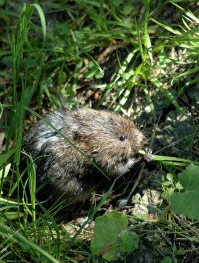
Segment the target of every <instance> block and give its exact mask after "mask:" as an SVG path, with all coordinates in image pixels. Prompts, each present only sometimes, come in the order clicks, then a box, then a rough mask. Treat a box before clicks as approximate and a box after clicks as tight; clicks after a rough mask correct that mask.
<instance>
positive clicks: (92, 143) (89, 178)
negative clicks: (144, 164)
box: [24, 109, 146, 202]
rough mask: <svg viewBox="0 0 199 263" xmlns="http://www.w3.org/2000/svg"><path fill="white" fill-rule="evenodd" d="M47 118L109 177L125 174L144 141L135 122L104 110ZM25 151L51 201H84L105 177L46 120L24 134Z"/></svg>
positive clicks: (135, 159) (52, 114)
mask: <svg viewBox="0 0 199 263" xmlns="http://www.w3.org/2000/svg"><path fill="white" fill-rule="evenodd" d="M46 120H47V122H49V123H51V124H52V125H53V126H54V127H55V128H56V129H57V130H58V131H59V132H60V133H62V134H63V135H64V136H65V137H66V138H67V139H68V140H70V141H71V142H72V143H73V144H74V145H75V146H76V147H78V148H79V149H80V150H81V151H83V152H84V154H85V155H87V156H88V157H89V158H90V160H92V161H93V162H94V163H95V164H96V165H97V166H98V167H99V168H100V169H102V170H103V171H104V172H105V173H106V174H107V176H108V177H110V178H115V177H117V176H119V175H123V174H125V173H127V172H128V171H129V170H130V169H131V168H132V167H133V165H134V164H135V162H137V161H138V160H139V159H138V158H136V157H135V156H136V154H137V152H138V150H140V149H143V148H144V145H145V143H146V138H145V137H144V135H143V134H142V132H141V131H139V130H138V129H137V128H136V126H135V125H134V123H133V122H131V121H130V120H128V119H125V118H123V117H122V116H120V115H117V114H113V113H111V112H108V111H97V110H92V109H78V110H73V111H69V110H58V111H55V112H53V113H50V114H48V115H47V116H46ZM24 149H25V151H26V152H29V153H30V154H31V155H32V157H33V159H34V160H35V167H36V171H37V178H38V180H39V182H40V183H46V182H47V183H48V185H47V186H46V187H47V192H48V194H49V196H50V195H51V196H52V198H53V199H57V198H58V197H60V196H62V195H63V197H64V198H65V200H66V201H69V202H71V201H73V202H79V201H85V200H86V199H87V198H88V197H89V195H90V193H91V191H92V190H94V189H95V188H96V187H97V186H99V184H100V183H101V182H102V181H103V178H104V175H102V174H101V173H100V172H99V171H98V170H97V169H96V167H94V166H93V165H92V163H91V162H90V161H89V160H88V159H87V158H85V157H84V156H83V155H82V154H81V153H80V152H79V151H78V150H77V149H75V148H74V147H73V146H72V145H71V144H70V143H69V142H67V141H66V140H65V139H64V138H63V137H62V136H60V134H59V133H58V132H57V131H56V130H55V129H53V128H52V127H50V126H49V125H48V124H47V123H44V122H42V121H39V122H37V123H36V124H35V125H34V126H33V128H32V129H31V130H30V132H29V133H28V134H27V135H26V136H25V138H24Z"/></svg>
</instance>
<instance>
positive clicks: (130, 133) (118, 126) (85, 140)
mask: <svg viewBox="0 0 199 263" xmlns="http://www.w3.org/2000/svg"><path fill="white" fill-rule="evenodd" d="M75 117H76V118H77V120H78V129H77V130H76V141H77V146H78V145H79V146H80V148H81V149H82V150H83V151H84V152H85V153H86V154H87V155H88V156H89V157H90V158H92V159H93V160H94V161H95V162H96V163H97V164H98V165H99V166H100V167H101V168H102V169H104V171H105V172H106V173H107V174H108V175H111V176H118V175H122V174H125V173H126V172H128V171H129V170H130V168H131V167H132V166H133V165H134V164H135V163H136V162H137V161H138V160H139V158H137V153H138V151H139V150H140V149H144V147H145V144H146V142H147V140H146V138H145V137H144V135H143V134H142V132H141V131H139V130H138V129H137V128H136V127H135V125H134V123H133V122H131V121H130V120H128V119H125V118H123V117H122V116H120V115H116V114H113V113H110V112H106V111H95V110H86V109H85V110H84V109H83V110H82V109H81V111H80V110H79V111H78V112H77V113H76V116H75Z"/></svg>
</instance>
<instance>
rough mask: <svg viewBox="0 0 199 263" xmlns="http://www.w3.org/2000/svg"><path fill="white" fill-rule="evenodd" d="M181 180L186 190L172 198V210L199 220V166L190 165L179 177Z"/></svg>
mask: <svg viewBox="0 0 199 263" xmlns="http://www.w3.org/2000/svg"><path fill="white" fill-rule="evenodd" d="M179 180H180V184H181V185H182V187H183V188H184V190H183V192H180V193H174V194H173V195H172V196H171V198H170V203H171V207H172V209H173V210H174V211H175V212H176V213H178V214H183V215H185V216H187V217H189V218H191V219H199V205H198V200H199V166H197V165H194V164H190V165H189V166H188V167H187V168H186V169H185V170H184V171H183V172H182V173H181V174H180V175H179Z"/></svg>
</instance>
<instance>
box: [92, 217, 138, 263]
mask: <svg viewBox="0 0 199 263" xmlns="http://www.w3.org/2000/svg"><path fill="white" fill-rule="evenodd" d="M127 226H128V217H127V216H126V215H123V214H121V213H119V212H112V213H109V214H107V215H104V216H101V217H98V218H97V219H96V223H95V228H94V233H95V237H94V238H93V240H92V242H91V251H92V253H93V254H94V255H97V256H100V255H101V256H102V257H103V258H104V259H106V260H116V259H117V258H118V257H119V255H121V254H124V253H131V252H132V251H133V250H135V249H136V248H137V247H138V241H139V237H138V236H137V235H136V233H134V232H130V231H128V229H127Z"/></svg>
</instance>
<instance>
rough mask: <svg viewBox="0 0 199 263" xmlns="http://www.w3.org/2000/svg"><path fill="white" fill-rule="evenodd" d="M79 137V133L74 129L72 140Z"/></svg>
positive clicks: (76, 139) (77, 139)
mask: <svg viewBox="0 0 199 263" xmlns="http://www.w3.org/2000/svg"><path fill="white" fill-rule="evenodd" d="M80 138H81V135H80V133H79V132H78V131H75V132H74V133H73V140H74V141H79V140H80Z"/></svg>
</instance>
